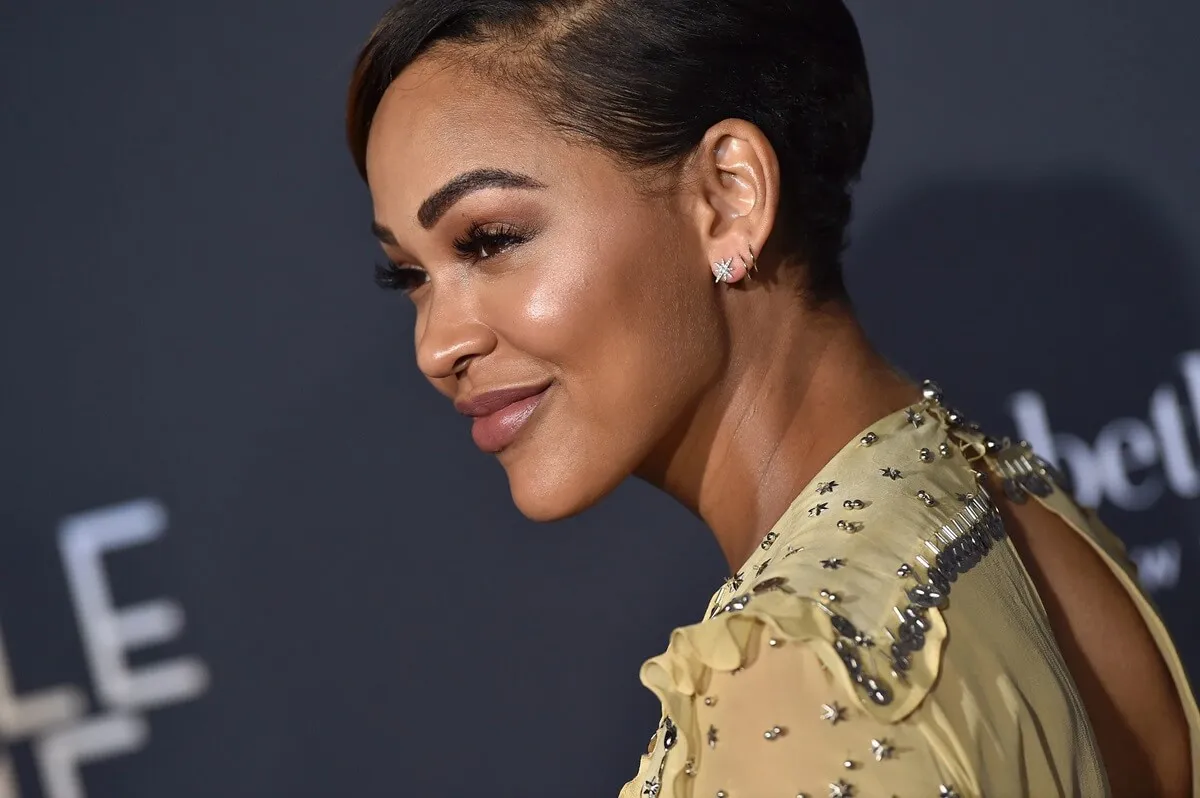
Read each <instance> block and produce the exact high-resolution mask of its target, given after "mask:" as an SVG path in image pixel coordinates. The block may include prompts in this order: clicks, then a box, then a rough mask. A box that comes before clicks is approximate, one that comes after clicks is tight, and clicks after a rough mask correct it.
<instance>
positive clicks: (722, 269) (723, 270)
mask: <svg viewBox="0 0 1200 798" xmlns="http://www.w3.org/2000/svg"><path fill="white" fill-rule="evenodd" d="M713 276H714V277H716V278H717V279H716V280H714V281H713V282H716V283H727V282H729V281H730V280H731V279H733V258H726V259H725V260H719V261H717V262H716V263H714V264H713Z"/></svg>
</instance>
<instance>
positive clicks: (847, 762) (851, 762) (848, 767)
mask: <svg viewBox="0 0 1200 798" xmlns="http://www.w3.org/2000/svg"><path fill="white" fill-rule="evenodd" d="M855 765H856V763H855V761H854V760H853V759H847V760H845V761H844V762H842V767H844V768H845V769H846V770H854V768H855Z"/></svg>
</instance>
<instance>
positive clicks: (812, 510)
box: [808, 502, 829, 518]
mask: <svg viewBox="0 0 1200 798" xmlns="http://www.w3.org/2000/svg"><path fill="white" fill-rule="evenodd" d="M828 509H829V505H828V504H826V503H825V502H821V503H820V504H815V505H813V506H812V507H809V508H808V515H809V517H810V518H816V517H817V516H818V515H820V514H821V513H823V512H825V511H826V510H828Z"/></svg>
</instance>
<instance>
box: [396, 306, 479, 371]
mask: <svg viewBox="0 0 1200 798" xmlns="http://www.w3.org/2000/svg"><path fill="white" fill-rule="evenodd" d="M423 315H424V318H423V319H422V320H421V323H420V324H418V329H417V341H416V345H417V366H418V368H420V369H421V372H422V373H423V374H424V375H425V376H426V377H428V378H429V379H431V380H443V379H446V378H447V377H453V376H456V375H458V374H460V373H462V371H463V370H464V369H466V368H467V367H468V366H469V365H470V364H471V362H472V361H473V360H475V359H476V358H479V357H482V356H483V355H486V354H487V353H488V352H490V351H492V349H493V348H495V345H496V338H495V334H494V333H493V332H492V330H491V328H490V327H488V326H487V325H486V324H484V323H483V322H482V321H481V320H480V319H479V318H478V316H477V314H476V313H474V312H473V310H472V309H471V308H470V307H469V304H468V303H467V302H464V301H462V300H456V298H454V297H452V296H446V295H443V296H441V297H436V298H434V299H432V300H431V302H430V304H429V305H428V306H427V307H426V313H425V314H423Z"/></svg>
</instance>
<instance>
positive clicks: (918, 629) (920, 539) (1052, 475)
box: [641, 382, 1063, 795]
mask: <svg viewBox="0 0 1200 798" xmlns="http://www.w3.org/2000/svg"><path fill="white" fill-rule="evenodd" d="M985 458H986V459H987V461H988V463H989V465H990V466H991V468H992V470H993V471H994V472H995V473H997V474H999V475H1000V476H1001V478H1002V484H1003V486H1004V490H1005V493H1006V494H1007V495H1008V496H1009V497H1010V498H1012V499H1013V500H1015V501H1023V500H1025V499H1026V498H1027V497H1028V495H1029V494H1033V495H1035V496H1038V497H1045V496H1048V495H1050V494H1051V493H1053V492H1054V491H1055V490H1056V489H1061V488H1062V485H1063V480H1062V477H1061V476H1060V475H1059V474H1058V472H1057V471H1055V470H1054V469H1053V468H1052V467H1051V466H1050V465H1049V464H1048V463H1046V462H1045V461H1043V460H1042V459H1041V458H1039V457H1037V456H1036V455H1035V454H1034V453H1033V452H1032V451H1031V450H1030V449H1029V447H1028V445H1027V444H1024V443H1017V444H1013V443H1011V442H1009V441H1007V440H1005V441H1000V440H995V439H993V438H990V437H988V436H986V435H984V434H983V433H982V432H981V431H980V430H979V428H978V427H977V426H976V425H974V424H971V423H969V422H967V421H966V420H965V419H964V418H963V417H962V415H961V414H960V413H958V412H956V411H955V410H953V409H952V408H949V407H947V406H946V405H945V404H944V402H943V398H942V394H941V391H940V390H939V389H938V387H937V386H936V385H935V384H933V383H929V382H927V383H925V385H924V399H923V401H921V402H919V403H917V404H916V405H913V406H911V407H908V408H905V409H903V410H901V411H898V412H896V413H894V414H892V415H890V416H887V417H885V418H883V419H880V420H879V421H877V422H876V423H875V424H873V425H872V426H871V427H870V428H868V429H866V430H863V431H862V432H861V433H860V435H859V436H857V437H856V438H855V439H854V440H852V441H851V442H850V443H849V444H847V446H846V447H845V448H844V449H843V450H842V451H841V452H839V453H838V454H837V455H836V456H835V457H834V458H833V459H832V460H831V461H830V462H829V464H828V465H827V466H826V467H825V468H824V469H822V471H821V472H820V474H818V476H817V477H816V478H815V479H814V481H813V482H812V483H811V484H810V485H809V486H808V487H806V488H805V490H804V491H803V492H802V493H801V494H800V495H799V496H798V497H797V498H796V500H795V501H794V502H793V504H792V505H791V506H790V507H789V508H788V510H787V511H786V512H785V513H784V515H783V516H782V517H781V518H780V520H779V522H778V523H776V524H775V526H774V527H773V528H772V529H771V530H770V531H769V532H768V533H767V534H766V536H765V537H764V538H763V540H762V541H761V543H760V545H759V547H758V549H757V550H756V551H755V552H754V553H753V555H752V556H751V557H750V558H749V559H748V560H747V561H746V562H745V564H744V565H743V566H742V568H741V569H739V571H738V572H737V573H736V574H734V575H733V576H731V577H730V578H729V579H728V580H727V581H726V582H725V583H724V584H723V585H722V586H721V587H720V589H718V590H717V592H716V593H715V594H714V596H713V597H712V600H711V602H710V604H709V608H708V611H707V613H706V615H705V617H704V619H703V620H702V621H701V622H699V623H696V624H692V625H690V626H686V627H682V628H679V629H676V630H675V631H674V632H673V633H672V635H671V640H670V644H669V646H668V648H667V651H666V652H664V653H663V654H661V655H659V656H657V657H654V658H652V659H650V660H648V661H647V662H646V663H645V664H644V665H643V667H642V672H641V677H642V682H643V683H644V684H645V685H646V686H647V687H648V688H650V689H651V690H652V691H653V692H654V693H656V694H657V695H658V696H659V698H660V699H662V702H663V709H664V715H663V718H664V720H663V722H664V723H666V724H669V727H670V728H671V729H672V734H671V736H670V739H671V743H672V747H673V748H674V749H675V750H674V751H673V752H671V753H674V754H675V759H676V760H677V761H675V762H674V763H672V762H671V761H670V760H671V758H670V757H669V756H667V753H668V752H667V750H666V749H663V747H662V744H661V743H660V744H659V745H658V748H659V749H660V750H658V751H657V754H656V755H657V756H658V757H659V759H658V760H657V768H656V770H657V773H656V774H655V778H654V779H652V780H651V781H652V782H653V783H654V784H667V783H670V782H671V780H672V778H673V776H674V775H678V774H680V773H683V774H687V771H688V769H689V768H691V767H693V763H694V759H693V758H692V757H691V756H689V755H688V754H687V752H686V751H684V750H682V749H686V748H688V747H689V746H690V745H695V741H691V740H689V739H687V738H688V735H685V734H676V733H675V732H674V729H675V728H676V725H678V726H679V727H681V728H690V726H691V725H692V719H693V715H694V709H695V702H696V701H698V700H702V699H703V697H704V689H705V685H706V684H707V683H708V681H709V679H710V676H711V674H712V673H713V672H726V673H736V672H738V671H739V670H741V669H742V668H743V666H744V665H745V664H746V663H747V661H748V658H749V657H751V656H752V652H751V648H752V643H751V641H752V639H754V634H753V632H754V630H755V628H756V627H758V628H763V627H765V629H764V630H763V633H764V634H767V635H769V637H770V638H771V640H772V645H775V641H778V642H779V643H780V644H785V643H804V644H805V645H807V646H809V647H810V648H811V649H812V650H813V652H814V653H815V654H816V655H817V656H818V657H819V659H820V661H821V663H822V664H823V665H824V666H825V668H826V669H827V670H828V671H829V672H830V673H831V674H832V675H833V678H834V681H835V682H836V683H837V684H839V685H840V689H841V692H842V693H843V696H844V698H843V699H842V700H843V701H844V700H847V699H849V700H851V701H853V702H854V703H855V704H856V705H857V706H859V707H861V708H862V709H863V710H864V711H865V712H867V713H868V714H869V715H870V716H872V717H874V718H875V719H876V720H878V721H881V722H884V723H896V722H899V721H901V720H903V719H904V718H905V717H907V716H908V715H909V714H911V713H912V712H913V710H915V709H916V708H917V707H918V706H919V705H920V704H921V702H922V700H923V699H924V697H925V696H926V695H927V694H928V692H929V691H930V690H931V689H932V687H933V685H934V683H935V682H936V680H937V677H938V673H939V667H940V661H941V655H942V650H943V647H944V642H945V639H946V634H947V628H946V623H945V620H944V618H943V610H944V609H945V608H946V604H947V602H948V599H949V596H950V594H951V593H952V592H953V588H954V584H955V583H956V581H957V580H958V579H959V578H960V577H961V576H963V575H964V574H966V573H967V572H969V571H970V570H971V569H973V568H975V567H976V566H977V565H978V564H979V563H980V562H981V561H982V560H983V559H984V558H986V557H987V555H988V554H989V552H991V551H992V549H993V548H994V547H995V546H996V545H997V544H998V543H1000V542H1001V541H1002V540H1003V539H1004V537H1005V530H1004V526H1003V523H1002V521H1001V518H1000V515H999V512H998V510H997V508H996V506H995V505H994V503H993V501H992V498H991V497H990V496H989V495H988V492H987V490H986V489H985V487H984V478H983V474H982V473H981V472H980V471H978V470H976V466H979V467H982V460H983V459H985ZM662 728H663V729H665V728H666V727H662ZM652 748H653V746H652ZM647 783H648V784H649V783H650V782H647ZM670 794H672V795H673V794H674V793H670Z"/></svg>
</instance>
